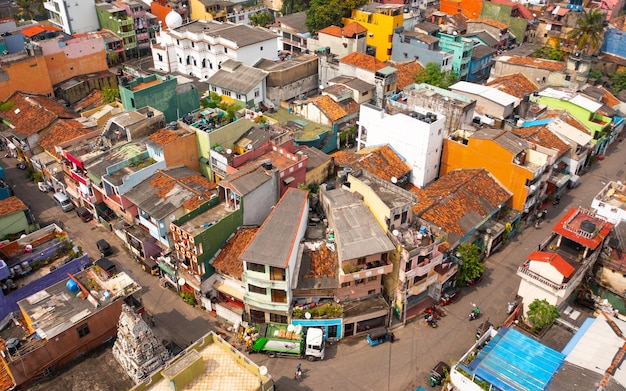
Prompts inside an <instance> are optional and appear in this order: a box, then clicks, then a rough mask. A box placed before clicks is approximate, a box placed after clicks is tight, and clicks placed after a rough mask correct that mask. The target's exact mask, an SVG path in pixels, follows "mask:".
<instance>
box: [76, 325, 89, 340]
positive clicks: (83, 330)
mask: <svg viewBox="0 0 626 391" xmlns="http://www.w3.org/2000/svg"><path fill="white" fill-rule="evenodd" d="M76 331H77V332H78V337H79V338H82V337H84V336H86V335H88V334H89V326H88V325H86V324H84V325H82V326H79V327H77V328H76Z"/></svg>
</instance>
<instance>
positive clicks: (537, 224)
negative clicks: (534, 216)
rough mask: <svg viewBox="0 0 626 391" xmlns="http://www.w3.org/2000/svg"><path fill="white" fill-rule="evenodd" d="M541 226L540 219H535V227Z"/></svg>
mask: <svg viewBox="0 0 626 391" xmlns="http://www.w3.org/2000/svg"><path fill="white" fill-rule="evenodd" d="M539 228H541V225H540V224H539V220H537V221H535V229H539Z"/></svg>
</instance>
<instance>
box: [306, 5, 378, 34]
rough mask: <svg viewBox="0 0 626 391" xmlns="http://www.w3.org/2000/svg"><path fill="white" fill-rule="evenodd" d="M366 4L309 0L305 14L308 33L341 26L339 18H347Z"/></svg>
mask: <svg viewBox="0 0 626 391" xmlns="http://www.w3.org/2000/svg"><path fill="white" fill-rule="evenodd" d="M368 2H369V1H368V0H311V4H310V7H309V9H308V10H307V12H306V22H305V24H306V27H307V28H308V29H309V32H310V33H316V32H318V31H319V30H321V29H323V28H325V27H328V26H331V25H334V26H342V25H343V23H342V21H341V18H344V17H349V16H350V12H351V11H352V9H354V8H357V7H360V6H362V5H364V4H367V3H368Z"/></svg>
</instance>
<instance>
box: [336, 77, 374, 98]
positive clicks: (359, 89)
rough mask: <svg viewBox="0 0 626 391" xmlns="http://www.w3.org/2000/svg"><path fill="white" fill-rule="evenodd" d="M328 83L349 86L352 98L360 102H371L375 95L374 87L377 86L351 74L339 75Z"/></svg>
mask: <svg viewBox="0 0 626 391" xmlns="http://www.w3.org/2000/svg"><path fill="white" fill-rule="evenodd" d="M328 85H330V86H331V87H332V86H334V85H339V86H343V87H346V88H349V89H350V91H351V92H352V99H354V101H355V102H357V103H358V104H361V103H365V102H370V101H371V100H372V98H373V96H374V89H375V88H376V86H374V85H373V84H370V83H367V82H364V81H363V80H361V79H359V78H357V77H350V76H337V77H335V78H332V79H330V80H328Z"/></svg>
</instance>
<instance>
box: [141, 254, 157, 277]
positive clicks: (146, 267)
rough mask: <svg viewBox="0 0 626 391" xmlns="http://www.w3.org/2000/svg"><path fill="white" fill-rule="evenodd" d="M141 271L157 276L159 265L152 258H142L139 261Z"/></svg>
mask: <svg viewBox="0 0 626 391" xmlns="http://www.w3.org/2000/svg"><path fill="white" fill-rule="evenodd" d="M141 269H142V270H143V271H144V272H148V273H150V274H151V275H153V276H156V275H158V274H159V265H157V263H156V262H155V261H154V259H152V258H144V259H142V260H141Z"/></svg>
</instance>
